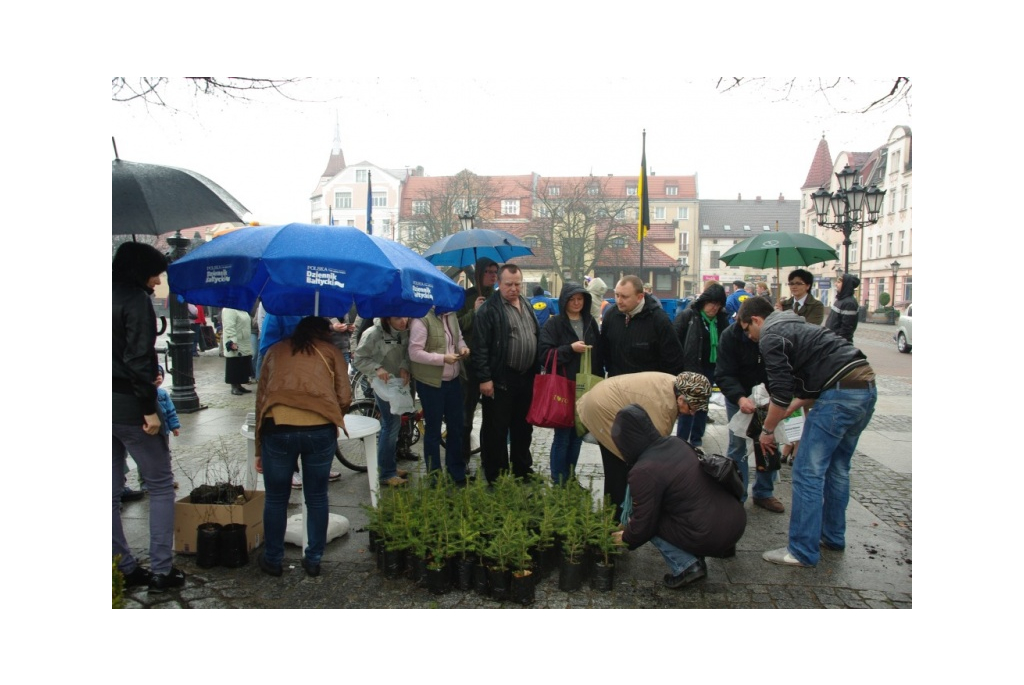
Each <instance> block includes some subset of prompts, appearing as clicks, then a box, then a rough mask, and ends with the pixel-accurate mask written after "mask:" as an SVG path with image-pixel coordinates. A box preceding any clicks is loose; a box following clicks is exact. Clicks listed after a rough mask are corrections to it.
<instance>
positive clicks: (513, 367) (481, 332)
mask: <svg viewBox="0 0 1024 685" xmlns="http://www.w3.org/2000/svg"><path fill="white" fill-rule="evenodd" d="M522 287H523V272H522V271H521V270H520V269H519V267H518V266H516V265H515V264H505V265H504V266H502V267H501V269H500V270H499V271H498V294H497V295H495V296H493V297H491V298H489V299H488V300H487V301H486V302H484V303H483V304H482V305H480V309H478V310H477V312H476V318H475V321H474V323H473V346H472V347H471V348H470V350H471V352H470V358H471V363H472V365H473V371H474V372H475V374H476V378H477V382H478V383H479V385H478V388H479V390H480V395H481V396H482V397H481V400H480V404H481V406H482V407H483V425H482V426H481V427H480V449H481V452H480V455H481V456H480V461H481V463H482V464H483V467H484V475H485V476H486V477H487V482H488V483H493V482H494V481H495V480H497V478H498V476H499V475H500V474H501V472H502V471H507V470H508V468H509V456H510V452H509V447H510V446H511V461H512V475H514V476H516V477H517V478H524V477H526V476H528V475H530V474H531V473H533V456H532V455H531V453H530V441H531V439H532V437H533V426H531V425H530V424H529V423H527V422H526V415H527V414H528V413H529V411H530V402H531V401H532V400H533V377H534V376H535V375H536V373H537V337H538V334H539V333H540V328H539V327H538V326H537V318H536V317H535V316H534V315H533V307H531V306H530V301H529V300H528V299H526V298H525V297H523V296H522V295H520V294H519V291H520V290H521V289H522Z"/></svg>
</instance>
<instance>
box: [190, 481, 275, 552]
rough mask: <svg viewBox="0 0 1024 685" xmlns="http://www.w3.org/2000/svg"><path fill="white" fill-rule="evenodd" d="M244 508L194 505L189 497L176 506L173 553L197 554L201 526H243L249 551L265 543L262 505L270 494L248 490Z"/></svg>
mask: <svg viewBox="0 0 1024 685" xmlns="http://www.w3.org/2000/svg"><path fill="white" fill-rule="evenodd" d="M245 496H246V497H247V498H248V501H247V502H246V503H245V504H192V503H191V502H189V501H188V500H189V496H188V495H186V496H185V497H182V498H181V499H179V500H178V501H177V502H175V503H174V551H175V552H179V553H182V554H195V553H196V528H198V527H199V525H200V524H202V523H219V524H221V525H227V524H229V523H244V524H245V526H246V528H245V537H246V542H247V543H248V544H247V549H248V551H250V552H251V551H253V550H254V549H256V548H257V547H259V546H260V545H261V544H262V543H263V503H264V500H265V499H266V496H267V494H266V493H265V492H263V491H262V490H246V491H245Z"/></svg>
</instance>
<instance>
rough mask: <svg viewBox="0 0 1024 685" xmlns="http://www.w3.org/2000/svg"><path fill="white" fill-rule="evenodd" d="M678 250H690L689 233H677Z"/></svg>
mask: <svg viewBox="0 0 1024 685" xmlns="http://www.w3.org/2000/svg"><path fill="white" fill-rule="evenodd" d="M679 251H680V252H689V251H690V234H689V233H680V234H679Z"/></svg>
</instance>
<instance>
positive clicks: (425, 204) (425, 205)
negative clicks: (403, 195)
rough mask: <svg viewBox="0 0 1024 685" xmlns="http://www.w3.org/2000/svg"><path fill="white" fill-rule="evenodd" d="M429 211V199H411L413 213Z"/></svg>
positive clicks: (426, 212)
mask: <svg viewBox="0 0 1024 685" xmlns="http://www.w3.org/2000/svg"><path fill="white" fill-rule="evenodd" d="M429 212H430V200H413V201H412V213H413V214H428V213H429Z"/></svg>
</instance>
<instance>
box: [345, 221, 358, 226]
mask: <svg viewBox="0 0 1024 685" xmlns="http://www.w3.org/2000/svg"><path fill="white" fill-rule="evenodd" d="M345 225H346V226H355V225H356V220H355V219H346V220H345Z"/></svg>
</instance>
